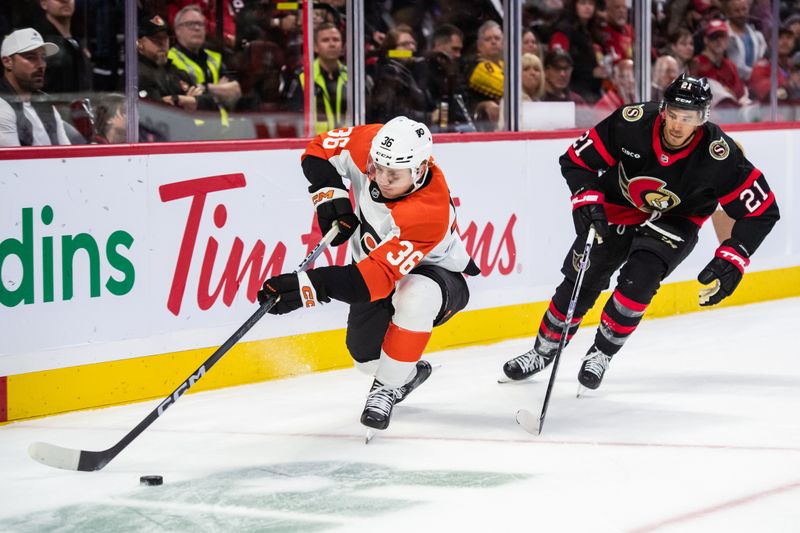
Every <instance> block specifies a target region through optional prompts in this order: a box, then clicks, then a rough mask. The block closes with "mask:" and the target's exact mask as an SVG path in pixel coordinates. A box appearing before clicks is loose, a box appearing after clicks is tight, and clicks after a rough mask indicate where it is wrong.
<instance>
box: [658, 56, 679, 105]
mask: <svg viewBox="0 0 800 533" xmlns="http://www.w3.org/2000/svg"><path fill="white" fill-rule="evenodd" d="M679 74H681V70H680V67H679V66H678V60H677V59H675V58H674V57H672V56H670V55H663V56H660V57H659V58H658V59H656V64H655V66H654V67H653V80H652V83H651V88H650V101H651V102H660V101H661V99H662V97H663V96H664V89H666V88H667V87H668V86H669V84H670V83H672V80H674V79H675V78H677V77H678V75H679Z"/></svg>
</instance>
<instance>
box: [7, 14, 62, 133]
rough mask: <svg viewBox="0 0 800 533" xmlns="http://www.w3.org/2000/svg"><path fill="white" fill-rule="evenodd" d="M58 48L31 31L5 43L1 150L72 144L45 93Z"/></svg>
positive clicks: (17, 35)
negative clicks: (50, 63) (46, 75)
mask: <svg viewBox="0 0 800 533" xmlns="http://www.w3.org/2000/svg"><path fill="white" fill-rule="evenodd" d="M56 53H58V46H56V45H55V44H53V43H46V42H44V40H43V39H42V36H41V35H40V34H39V32H37V31H36V30H34V29H32V28H24V29H21V30H17V31H15V32H13V33H11V34H10V35H8V36H7V37H6V38H5V39H4V40H3V45H2V49H0V58H2V61H3V77H2V78H0V146H42V145H51V144H70V142H69V139H67V134H66V132H65V131H64V122H63V121H62V120H61V116H60V115H59V114H58V111H56V109H55V107H53V105H52V104H50V103H47V101H46V95H45V94H44V93H43V92H42V90H41V89H42V86H43V85H44V72H45V69H46V68H47V62H46V59H45V58H47V57H48V56H52V55H53V54H56Z"/></svg>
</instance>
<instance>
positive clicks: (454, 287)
mask: <svg viewBox="0 0 800 533" xmlns="http://www.w3.org/2000/svg"><path fill="white" fill-rule="evenodd" d="M410 274H417V275H420V276H425V277H427V278H430V279H432V280H433V281H435V282H436V284H437V285H439V288H440V289H441V291H442V292H441V294H442V305H441V308H440V309H439V313H438V314H437V316H436V318H435V319H434V321H433V327H436V326H441V325H442V324H444V323H445V322H447V321H448V320H450V319H451V318H452V317H453V316H454V315H455V314H456V313H458V312H459V311H461V310H462V309H464V307H466V305H467V303H468V302H469V288H468V287H467V282H466V280H465V279H464V275H463V274H461V273H460V272H450V271H449V270H446V269H444V268H442V267H439V266H435V265H420V266H418V267H417V268H415V269H414V270H412V271H411V272H410ZM393 295H394V293H392V294H390V295H389V296H387V297H386V298H383V299H381V300H377V301H375V302H369V303H363V304H353V305H351V306H350V314H349V315H348V317H347V337H346V343H347V349H348V350H349V351H350V355H351V356H352V357H353V359H354V360H356V361H357V362H359V363H367V362H369V361H375V360H377V359H379V358H380V356H381V346H382V345H383V340H384V337H385V336H386V332H387V330H388V328H389V324H390V322H391V320H392V316H393V315H394V313H395V310H394V306H393V305H392V296H393Z"/></svg>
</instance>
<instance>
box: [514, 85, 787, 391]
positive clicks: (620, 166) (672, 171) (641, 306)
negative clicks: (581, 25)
mask: <svg viewBox="0 0 800 533" xmlns="http://www.w3.org/2000/svg"><path fill="white" fill-rule="evenodd" d="M710 105H711V89H710V87H709V84H708V81H707V80H706V79H705V78H693V77H689V76H687V75H685V74H682V75H681V76H680V77H678V78H677V79H676V80H675V81H673V82H672V83H671V84H670V85H669V87H668V88H667V89H666V90H665V91H664V97H663V99H662V101H661V102H660V104H659V103H653V102H648V103H639V104H633V105H628V106H624V107H621V108H619V109H618V110H617V111H615V112H614V113H613V114H612V115H611V116H610V117H608V118H606V119H605V120H603V121H602V122H600V123H599V124H597V125H596V126H595V127H594V128H592V129H590V130H589V131H587V132H586V133H584V134H583V135H581V136H580V137H579V138H578V140H576V141H575V142H574V143H573V144H572V146H570V147H569V149H568V150H567V152H566V153H565V154H564V155H562V156H561V158H560V159H559V163H560V164H561V172H562V174H563V176H564V178H565V179H566V181H567V186H568V187H569V189H570V191H571V193H572V198H571V199H572V217H573V221H574V224H575V231H576V233H577V238H576V239H575V241H574V242H573V244H572V248H571V250H570V251H569V253H568V254H567V257H566V258H565V260H564V264H563V266H562V269H561V272H562V273H563V274H564V280H563V281H562V282H561V284H560V285H559V286H558V287H557V288H556V291H555V295H554V296H553V298H552V300H551V301H550V305H549V308H548V310H547V312H546V313H545V315H544V317H543V318H542V321H541V323H540V325H539V332H538V334H537V336H536V341H535V343H534V346H533V349H531V350H530V351H529V352H527V353H525V354H523V355H520V356H518V357H515V358H514V359H511V360H510V361H508V362H507V363H506V364H505V365H504V366H503V371H504V373H505V374H506V376H508V377H509V378H510V379H513V380H520V379H525V378H527V377H529V376H532V375H533V374H535V373H536V372H539V371H540V370H542V369H543V368H545V367H546V366H547V365H548V364H550V362H551V361H552V360H553V357H554V356H555V354H556V351H557V349H558V346H559V341H560V339H561V335H562V333H564V330H565V328H567V331H566V335H567V341H569V339H570V338H571V337H572V335H574V334H575V331H576V330H577V329H578V326H579V325H580V322H581V319H582V318H583V316H584V314H585V313H586V312H587V311H588V310H589V309H590V308H591V307H592V305H593V304H594V302H595V300H596V299H597V297H598V296H599V295H600V292H601V291H602V290H605V289H607V288H608V286H609V281H610V279H611V276H612V274H613V273H614V272H615V271H616V270H617V269H620V267H621V269H620V272H619V277H618V279H617V286H616V288H615V289H614V292H613V294H612V295H611V297H610V298H609V299H608V301H607V302H606V304H605V307H604V308H603V311H602V315H601V319H600V325H599V326H598V328H597V333H596V335H595V340H594V344H593V345H592V347H591V348H590V349H589V351H588V353H587V354H586V356H585V357H584V358H583V362H582V364H581V368H580V372H579V374H578V381H579V382H580V383H581V385H583V386H585V387H587V388H590V389H596V388H597V387H599V386H600V382H601V381H602V379H603V375H604V373H605V371H606V369H607V368H608V364H609V361H611V358H612V357H613V356H614V355H615V354H616V353H617V352H618V351H619V350H620V348H622V346H623V344H624V343H625V341H626V340H627V338H628V337H629V336H630V335H631V333H633V331H634V330H635V329H636V327H637V326H638V324H639V321H640V320H641V318H642V315H644V313H645V310H646V309H647V306H648V305H649V304H650V301H651V300H652V298H653V296H654V295H655V294H656V291H658V288H659V286H660V284H661V282H662V280H664V278H666V277H667V276H668V275H669V274H670V273H671V272H672V271H673V270H675V268H676V267H677V266H678V265H679V264H680V263H681V262H682V261H683V260H684V259H685V258H686V257H687V256H688V255H689V253H690V252H691V251H692V249H693V248H694V246H695V244H697V239H698V232H699V230H700V226H701V225H702V224H703V223H704V222H705V221H706V220H707V219H708V218H709V217H710V216H711V214H712V213H713V212H714V210H715V209H716V207H717V204H720V205H721V206H722V208H723V209H724V210H725V212H726V213H727V214H728V215H729V216H730V217H731V218H732V219H734V221H735V223H734V226H733V231H732V234H731V237H730V238H729V239H727V240H725V241H724V242H722V244H721V245H720V246H719V248H717V250H716V253H715V254H714V257H713V258H712V259H711V261H710V262H709V263H708V264H707V265H706V267H705V268H703V270H702V271H701V272H700V274H699V275H698V277H697V279H698V280H699V281H700V283H702V284H703V285H706V287H705V288H703V289H701V291H700V295H699V297H700V305H701V306H709V305H715V304H717V303H719V302H720V301H721V300H723V299H724V298H726V297H727V296H730V294H731V293H733V291H734V290H735V289H736V287H737V285H738V284H739V282H740V281H741V279H742V274H743V273H744V269H745V267H747V265H748V263H749V261H750V260H749V258H750V256H751V255H752V254H753V252H755V250H756V249H757V248H758V246H759V245H760V244H761V242H762V241H763V240H764V238H765V237H766V236H767V234H768V233H769V232H770V230H771V229H772V227H773V226H774V225H775V223H776V222H777V220H778V218H779V214H778V205H777V203H776V201H775V196H774V195H773V193H772V191H770V188H769V185H768V184H767V180H766V178H765V177H764V175H763V174H762V173H761V171H759V170H758V169H757V168H755V167H754V166H753V165H752V164H751V163H750V161H748V160H747V158H745V156H744V154H743V153H742V151H741V150H740V149H739V147H738V146H737V145H736V143H735V142H734V141H733V139H731V138H730V137H728V136H727V135H726V134H725V133H724V132H723V131H722V130H721V129H720V128H719V126H717V125H716V124H714V123H711V122H708V114H709V108H710ZM590 225H591V226H594V228H595V230H596V232H597V235H598V240H597V242H596V243H595V246H593V247H592V249H591V252H590V255H589V267H588V269H587V271H586V274H585V278H584V280H583V285H582V287H581V290H580V295H579V297H578V301H577V305H576V308H575V313H574V317H573V319H572V320H571V323H570V324H569V325H567V324H566V323H565V320H566V314H567V307H568V304H569V300H570V296H571V294H572V289H573V287H574V285H575V279H576V273H577V265H578V263H579V259H580V255H579V254H581V253H582V252H583V247H584V243H585V241H586V238H587V233H588V230H589V227H590Z"/></svg>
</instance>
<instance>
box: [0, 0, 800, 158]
mask: <svg viewBox="0 0 800 533" xmlns="http://www.w3.org/2000/svg"><path fill="white" fill-rule="evenodd" d="M630 3H631V2H630V0H526V1H524V2H523V17H522V18H523V28H522V49H521V58H520V60H521V67H520V70H521V74H522V79H521V85H522V91H521V99H522V101H523V103H526V104H527V103H535V102H571V103H573V104H574V105H575V106H576V109H584V110H591V111H592V115H591V118H589V119H587V121H591V122H593V121H595V120H596V119H597V118H598V117H599V118H602V116H605V115H607V114H609V113H611V112H612V111H613V110H614V109H616V108H617V107H618V106H620V105H624V104H627V103H631V102H633V101H634V99H635V96H634V92H635V91H634V81H633V80H634V74H633V73H634V68H635V65H634V63H633V59H634V57H633V44H634V28H633V27H632V20H631V15H632V13H631V8H630ZM137 4H138V11H139V17H138V35H137V36H136V50H137V54H138V88H137V91H138V97H139V99H140V102H141V104H142V105H141V106H140V108H141V109H142V111H140V125H139V136H140V140H144V141H160V140H176V138H178V137H177V134H176V130H177V128H174V127H173V128H171V127H169V122H170V121H171V120H175V121H178V120H183V121H184V123H185V124H184V125H183V128H184V130H183V131H184V135H185V138H213V137H214V136H216V137H217V138H224V137H228V138H235V137H236V135H238V134H240V133H241V130H237V129H236V127H237V124H239V123H240V122H241V121H242V120H249V121H250V122H249V123H250V124H255V126H254V133H253V134H252V135H251V136H257V137H292V136H301V135H304V134H305V131H304V129H303V127H302V120H303V110H304V105H305V87H306V84H309V83H310V84H312V87H313V89H312V90H313V93H314V100H315V106H316V109H315V115H314V116H315V118H316V128H317V131H318V132H319V131H326V130H329V129H334V128H337V127H342V126H346V125H347V121H348V119H347V116H348V102H347V97H346V87H347V84H348V65H346V64H345V30H346V25H347V23H348V17H347V14H346V13H345V1H344V0H317V1H316V2H315V3H314V28H313V32H310V35H311V38H312V39H313V49H314V62H313V64H312V65H311V70H312V72H311V74H310V76H309V75H307V73H306V72H304V68H303V17H302V11H301V9H300V6H301V4H299V3H292V2H272V1H268V0H223V1H222V2H218V1H217V0H138V1H137ZM218 4H221V5H222V6H223V10H222V13H217V11H216V8H217V5H218ZM652 4H653V13H652V30H653V31H652V33H653V35H652V49H651V54H650V57H649V60H650V61H651V65H652V93H651V94H650V95H647V96H648V97H649V98H652V99H659V98H660V95H661V91H662V90H663V88H664V87H665V86H666V84H668V83H669V81H671V80H672V79H674V78H675V77H676V76H677V75H679V74H680V73H681V72H689V73H691V74H692V75H697V76H706V77H708V78H709V79H710V80H711V82H712V87H713V92H714V96H715V99H714V105H715V106H716V107H718V108H719V109H726V110H730V112H731V113H733V114H730V115H727V116H730V117H734V118H736V117H739V118H742V119H746V118H747V117H752V114H751V115H747V114H746V113H740V114H738V115H737V114H736V113H739V111H742V110H745V109H750V108H753V107H758V106H759V105H762V106H763V105H768V104H769V103H770V98H771V94H770V88H771V72H772V65H771V61H770V58H771V51H770V46H769V43H770V36H771V35H772V34H771V32H772V28H773V27H778V28H779V40H778V46H777V57H778V61H777V73H778V74H777V79H778V87H779V88H778V93H777V98H778V100H779V103H781V104H787V105H795V104H800V5H798V4H800V3H798V2H796V1H782V2H780V19H779V20H773V18H772V7H771V2H770V1H766V0H662V1H654V2H653V3H652ZM497 6H499V2H493V1H491V0H436V1H430V2H420V1H418V0H416V1H415V0H374V1H368V2H364V14H365V35H366V42H365V43H364V51H365V57H366V65H365V72H366V87H365V91H366V94H365V102H366V104H365V109H366V119H367V121H368V122H385V121H387V120H389V119H390V118H392V117H394V116H396V115H400V114H403V115H406V116H409V117H411V118H413V119H414V120H420V121H423V122H426V123H427V124H429V125H430V127H431V129H432V130H433V131H434V132H441V131H495V130H497V129H498V128H500V129H502V128H503V127H505V126H504V121H503V117H502V116H501V115H502V108H503V101H502V98H503V94H504V78H505V69H506V61H505V59H504V57H503V40H504V31H503V29H504V27H503V20H502V17H501V15H500V14H499V13H498V10H497V9H498V8H497ZM124 12H125V2H124V0H3V2H0V33H2V36H4V37H5V40H4V42H3V57H2V61H3V66H4V77H3V79H2V80H0V144H2V145H30V144H33V145H39V144H67V143H72V144H79V143H114V142H123V141H124V140H125V131H126V129H127V113H126V105H125V101H126V100H125V97H124V96H123V95H124V94H125V91H126V87H125V75H124V57H125V54H124V42H125V19H124ZM220 22H221V24H220ZM6 41H8V42H7V43H6ZM7 45H8V46H7ZM36 45H38V46H36ZM526 109H527V111H526ZM530 109H534V110H535V109H541V108H535V107H530V108H528V107H525V106H523V111H522V112H524V113H536V112H537V111H530ZM578 116H579V117H580V114H579V115H578ZM258 117H272V119H273V120H272V121H271V122H270V126H269V127H267V126H265V125H264V124H261V123H259V121H258ZM526 118H531V117H530V116H529V117H526ZM788 118H790V119H794V116H793V115H792V116H790V117H788ZM578 122H579V124H577V125H578V126H581V125H582V124H580V118H579V120H578ZM259 124H261V125H260V126H259ZM165 125H166V127H165ZM206 130H208V131H207V133H206V134H205V136H204V133H203V132H204V131H206ZM226 132H228V133H226Z"/></svg>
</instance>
